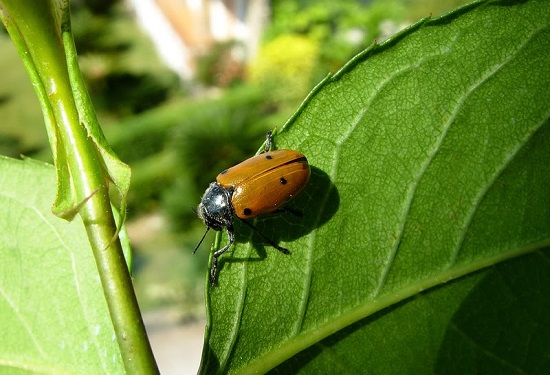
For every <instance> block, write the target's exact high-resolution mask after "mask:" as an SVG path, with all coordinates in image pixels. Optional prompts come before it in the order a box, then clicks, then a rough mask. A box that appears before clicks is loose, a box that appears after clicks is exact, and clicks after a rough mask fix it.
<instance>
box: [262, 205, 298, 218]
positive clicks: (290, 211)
mask: <svg viewBox="0 0 550 375" xmlns="http://www.w3.org/2000/svg"><path fill="white" fill-rule="evenodd" d="M282 213H287V214H291V215H294V216H296V217H304V213H303V212H302V211H297V210H293V209H291V208H288V207H279V208H277V209H276V210H275V211H273V212H270V214H282Z"/></svg>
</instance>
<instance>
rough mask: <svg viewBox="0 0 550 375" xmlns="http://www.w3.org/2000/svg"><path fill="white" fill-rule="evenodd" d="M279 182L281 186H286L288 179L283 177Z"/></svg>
mask: <svg viewBox="0 0 550 375" xmlns="http://www.w3.org/2000/svg"><path fill="white" fill-rule="evenodd" d="M279 181H280V182H281V185H286V178H284V177H281V179H280V180H279Z"/></svg>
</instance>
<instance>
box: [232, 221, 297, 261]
mask: <svg viewBox="0 0 550 375" xmlns="http://www.w3.org/2000/svg"><path fill="white" fill-rule="evenodd" d="M239 219H240V220H241V221H242V222H243V223H245V224H246V225H247V226H248V227H250V228H252V229H253V230H254V231H255V232H256V233H258V234H259V235H260V237H262V238H263V240H264V241H265V242H267V243H268V244H269V245H270V246H272V247H274V248H276V249H277V250H279V251H280V252H281V253H283V254H290V250H288V249H285V248H284V247H282V246H279V245H277V244H276V243H275V242H273V241H271V240H270V239H269V238H267V237H266V236H264V235H263V234H262V232H260V231H259V230H258V229H256V227H255V226H254V225H252V224H250V223H249V222H248V221H246V220H243V219H241V218H239Z"/></svg>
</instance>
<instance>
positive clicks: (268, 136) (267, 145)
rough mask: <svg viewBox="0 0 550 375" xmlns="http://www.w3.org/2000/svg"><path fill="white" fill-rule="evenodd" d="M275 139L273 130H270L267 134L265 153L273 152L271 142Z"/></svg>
mask: <svg viewBox="0 0 550 375" xmlns="http://www.w3.org/2000/svg"><path fill="white" fill-rule="evenodd" d="M272 138H273V133H272V132H271V130H268V131H267V134H266V136H265V149H264V152H269V150H271V140H272Z"/></svg>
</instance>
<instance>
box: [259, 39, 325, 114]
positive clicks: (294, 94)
mask: <svg viewBox="0 0 550 375" xmlns="http://www.w3.org/2000/svg"><path fill="white" fill-rule="evenodd" d="M318 61H319V45H318V43H316V42H315V41H314V40H312V39H311V38H307V37H303V36H300V35H296V34H281V35H280V36H278V37H277V38H275V39H273V40H271V41H269V42H267V43H266V44H265V45H264V46H263V47H262V48H261V49H260V52H259V54H258V56H257V57H256V59H255V60H254V61H253V62H252V63H251V65H250V69H249V74H250V77H249V78H250V83H252V84H253V85H257V86H259V87H263V88H264V89H265V90H266V92H267V93H269V98H270V99H271V100H272V101H273V102H274V103H277V104H282V103H290V104H292V105H295V104H296V103H298V101H299V100H300V99H301V98H303V97H305V96H306V94H307V93H308V91H309V90H310V89H311V86H312V78H313V73H314V71H315V69H316V67H317V62H318Z"/></svg>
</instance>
